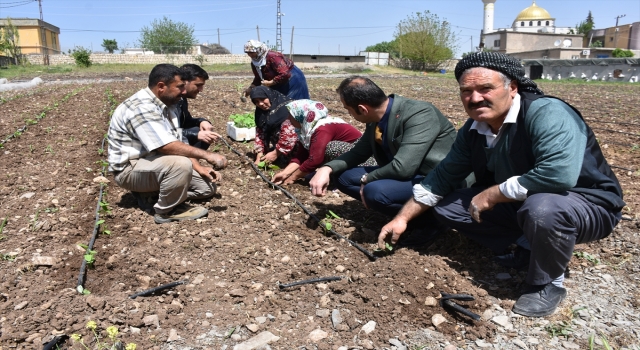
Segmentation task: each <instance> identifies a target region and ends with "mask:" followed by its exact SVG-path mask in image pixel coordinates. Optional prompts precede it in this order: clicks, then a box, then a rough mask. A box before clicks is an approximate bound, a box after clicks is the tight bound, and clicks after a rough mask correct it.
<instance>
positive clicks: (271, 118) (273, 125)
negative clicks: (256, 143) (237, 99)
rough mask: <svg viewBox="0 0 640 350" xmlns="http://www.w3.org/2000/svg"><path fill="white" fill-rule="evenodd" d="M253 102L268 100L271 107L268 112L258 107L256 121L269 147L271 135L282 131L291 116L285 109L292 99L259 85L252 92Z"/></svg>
mask: <svg viewBox="0 0 640 350" xmlns="http://www.w3.org/2000/svg"><path fill="white" fill-rule="evenodd" d="M250 97H251V102H253V99H254V98H268V99H269V102H271V107H269V109H268V110H266V111H265V110H263V109H262V108H260V107H258V106H256V112H255V121H256V126H257V127H259V128H261V129H262V132H263V133H264V140H265V144H266V145H268V144H269V141H270V140H271V134H272V133H276V132H278V131H280V126H281V125H282V122H284V121H285V120H286V119H287V117H288V116H289V111H288V110H287V109H286V108H284V107H285V105H286V104H287V103H289V102H290V101H291V99H290V98H289V97H287V96H285V95H283V94H281V93H279V92H278V91H276V90H273V89H270V88H268V87H266V86H263V85H259V86H256V87H254V88H253V89H252V90H251V94H250Z"/></svg>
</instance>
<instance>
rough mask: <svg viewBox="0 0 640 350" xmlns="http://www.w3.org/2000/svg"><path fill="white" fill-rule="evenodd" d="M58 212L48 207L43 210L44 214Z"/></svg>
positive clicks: (56, 209)
mask: <svg viewBox="0 0 640 350" xmlns="http://www.w3.org/2000/svg"><path fill="white" fill-rule="evenodd" d="M58 211H60V209H58V208H55V207H54V208H51V207H49V208H46V209H45V210H44V212H45V213H50V214H53V213H57V212H58Z"/></svg>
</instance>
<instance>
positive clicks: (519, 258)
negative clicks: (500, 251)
mask: <svg viewBox="0 0 640 350" xmlns="http://www.w3.org/2000/svg"><path fill="white" fill-rule="evenodd" d="M530 257H531V251H530V250H528V249H524V248H522V247H520V246H518V248H516V250H515V251H514V252H513V253H509V254H505V255H498V256H496V257H495V258H493V261H494V262H495V263H496V264H498V265H500V266H502V267H506V268H508V269H516V270H524V269H525V268H526V267H527V266H529V258H530Z"/></svg>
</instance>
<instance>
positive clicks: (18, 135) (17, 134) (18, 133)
mask: <svg viewBox="0 0 640 350" xmlns="http://www.w3.org/2000/svg"><path fill="white" fill-rule="evenodd" d="M21 135H22V132H20V131H16V132H14V133H13V137H15V138H18V137H20V136H21Z"/></svg>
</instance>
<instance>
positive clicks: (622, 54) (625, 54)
mask: <svg viewBox="0 0 640 350" xmlns="http://www.w3.org/2000/svg"><path fill="white" fill-rule="evenodd" d="M611 56H612V57H622V58H624V57H633V52H632V51H631V50H623V49H620V48H617V49H615V50H613V51H611Z"/></svg>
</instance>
